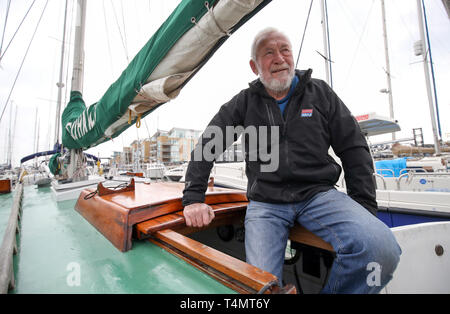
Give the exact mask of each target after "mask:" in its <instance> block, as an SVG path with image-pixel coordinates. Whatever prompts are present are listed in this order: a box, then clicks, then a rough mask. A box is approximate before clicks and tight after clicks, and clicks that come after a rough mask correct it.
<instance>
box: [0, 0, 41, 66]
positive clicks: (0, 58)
mask: <svg viewBox="0 0 450 314" xmlns="http://www.w3.org/2000/svg"><path fill="white" fill-rule="evenodd" d="M35 2H36V0H33V3H31V5H30V7H29V8H28V11H27V13H25V16H24V17H23V19H22V21H21V22H20V24H19V26H18V27H17V29H16V31H15V32H14V35H13V36H12V37H11V40H10V41H9V43H8V45H7V46H6V48H5V50H4V51H3V53H2V54H1V55H0V61H1V60H2V59H3V56H4V55H5V53H6V51H7V50H8V48H9V45H11V43H12V41H13V40H14V37H15V36H16V34H17V32H18V31H19V29H20V27H21V26H22V23H23V21H25V18H26V17H27V15H28V13H29V12H30V10H31V8H32V7H33V5H34V3H35ZM2 47H3V38H2ZM1 51H2V49H1V48H0V53H1Z"/></svg>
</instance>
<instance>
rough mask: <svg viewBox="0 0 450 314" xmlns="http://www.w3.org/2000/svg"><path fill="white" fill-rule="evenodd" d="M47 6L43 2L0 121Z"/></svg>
mask: <svg viewBox="0 0 450 314" xmlns="http://www.w3.org/2000/svg"><path fill="white" fill-rule="evenodd" d="M47 4H48V0H47V1H46V2H45V6H44V9H43V10H42V13H41V16H40V17H39V21H38V23H37V25H36V29H35V30H34V33H33V36H32V37H31V40H30V43H29V44H28V47H27V50H26V52H25V56H24V57H23V60H22V63H21V64H20V68H19V71H18V72H17V75H16V78H15V79H14V83H13V86H12V87H11V91H10V92H9V95H8V98H7V99H6V102H5V106H4V107H3V111H2V114H1V116H0V121H2V118H3V114H4V113H5V110H6V107H8V102H9V99H10V98H11V95H12V92H13V90H14V87H15V86H16V82H17V79H18V78H19V74H20V72H21V70H22V66H23V64H24V63H25V58H26V57H27V55H28V51H29V50H30V47H31V44H32V42H33V39H34V36H35V35H36V32H37V30H38V28H39V24H40V23H41V20H42V16H43V15H44V12H45V9H46V8H47Z"/></svg>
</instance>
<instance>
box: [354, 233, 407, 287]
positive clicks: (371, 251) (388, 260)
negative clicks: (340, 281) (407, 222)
mask: <svg viewBox="0 0 450 314" xmlns="http://www.w3.org/2000/svg"><path fill="white" fill-rule="evenodd" d="M361 240H362V241H364V242H365V243H364V244H363V245H364V248H365V250H366V251H367V254H365V256H366V258H365V259H366V260H365V263H366V270H367V271H368V272H370V271H374V274H376V272H378V271H379V275H380V281H381V285H383V286H384V285H385V284H386V283H387V282H388V281H389V280H390V279H391V278H392V275H393V273H394V271H395V269H396V268H397V265H398V263H399V261H400V255H401V253H402V251H401V248H400V246H399V245H398V243H397V240H396V239H395V237H394V235H393V233H392V231H391V230H390V229H389V228H388V227H386V228H380V230H378V231H377V232H376V233H371V234H368V233H366V236H362V237H361Z"/></svg>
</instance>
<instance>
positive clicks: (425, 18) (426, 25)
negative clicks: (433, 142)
mask: <svg viewBox="0 0 450 314" xmlns="http://www.w3.org/2000/svg"><path fill="white" fill-rule="evenodd" d="M422 7H423V18H424V21H425V30H426V35H427V44H428V51H427V54H428V55H429V56H430V67H431V78H432V80H433V90H434V104H435V107H436V120H437V123H438V131H439V137H440V138H441V139H442V132H441V121H440V120H441V119H440V118H439V107H438V97H437V91H436V80H435V77H434V66H433V57H432V55H431V43H430V34H429V32H428V21H427V12H426V10H425V2H424V1H423V0H422ZM424 62H426V58H425V60H424Z"/></svg>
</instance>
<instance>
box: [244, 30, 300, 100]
mask: <svg viewBox="0 0 450 314" xmlns="http://www.w3.org/2000/svg"><path fill="white" fill-rule="evenodd" d="M250 66H251V67H252V70H253V72H254V73H255V74H256V75H259V77H260V79H261V82H262V83H263V84H264V86H265V87H266V88H268V89H270V90H272V91H276V92H280V91H284V90H286V89H288V88H289V87H290V85H291V82H292V78H293V77H294V74H295V72H294V58H293V56H292V49H291V44H290V42H289V40H288V39H287V38H286V37H285V36H284V35H282V34H280V33H276V32H274V33H270V34H268V35H267V36H266V37H265V38H263V39H262V40H261V41H260V42H259V43H258V46H257V49H256V62H254V61H253V60H252V61H250Z"/></svg>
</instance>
